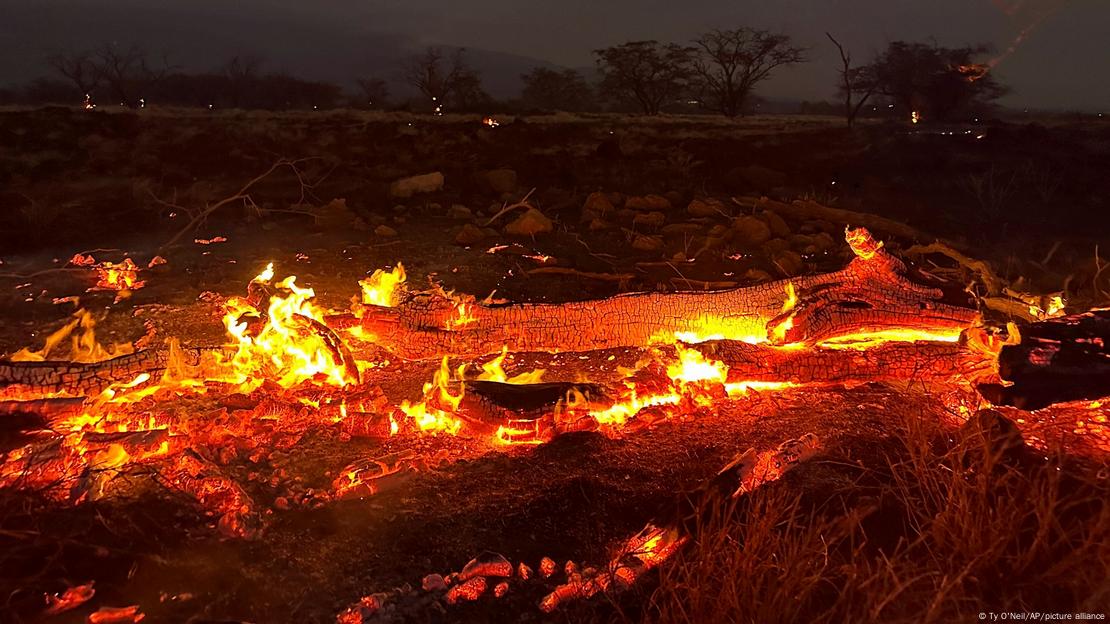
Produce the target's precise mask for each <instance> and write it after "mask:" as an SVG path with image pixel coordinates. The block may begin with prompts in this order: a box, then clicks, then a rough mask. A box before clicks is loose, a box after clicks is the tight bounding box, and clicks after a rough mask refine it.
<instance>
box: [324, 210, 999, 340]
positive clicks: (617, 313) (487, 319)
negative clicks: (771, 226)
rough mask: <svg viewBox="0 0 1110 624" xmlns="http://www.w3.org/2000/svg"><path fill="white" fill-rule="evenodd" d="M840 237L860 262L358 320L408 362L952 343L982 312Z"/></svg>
mask: <svg viewBox="0 0 1110 624" xmlns="http://www.w3.org/2000/svg"><path fill="white" fill-rule="evenodd" d="M847 236H848V239H849V242H850V243H851V245H852V249H853V250H854V251H855V253H856V256H857V257H856V258H855V259H854V260H853V261H852V262H851V263H849V265H848V266H847V267H846V268H844V269H842V270H840V271H836V272H833V273H829V274H824V275H815V276H807V277H801V278H798V279H796V280H794V281H779V282H771V283H768V284H762V285H759V286H753V287H748V288H739V289H734V290H726V291H717V292H704V291H703V292H677V293H634V294H625V295H618V296H616V297H611V298H608V299H602V300H597V301H579V302H570V303H563V304H509V305H483V304H470V303H468V302H459V301H457V300H456V299H453V298H451V297H449V296H445V294H444V293H442V292H435V291H433V292H422V293H409V294H408V295H407V297H405V298H403V299H402V300H401V301H400V303H399V304H398V305H397V306H396V307H382V306H374V305H362V306H359V307H357V308H356V315H358V316H361V327H362V330H363V332H364V333H365V334H367V335H371V336H373V340H374V341H375V342H376V343H378V344H379V345H381V346H383V347H385V348H386V349H387V350H389V351H391V352H393V353H395V354H397V355H399V356H402V357H405V358H410V359H424V358H431V357H437V356H441V355H443V354H452V355H460V356H479V355H484V354H487V353H492V352H494V351H495V350H496V349H500V348H501V346H502V345H505V346H507V347H508V349H509V350H510V351H541V352H563V351H575V352H577V351H591V350H597V349H607V348H615V347H644V346H648V345H651V344H655V343H660V342H673V341H674V340H675V339H676V338H679V339H683V338H686V337H693V339H696V340H705V339H708V338H723V339H729V340H741V341H745V342H753V343H762V342H770V343H772V344H786V343H796V342H800V343H804V344H808V345H813V344H817V343H820V342H823V341H828V340H834V339H837V338H842V337H845V336H857V335H882V334H884V333H894V334H899V335H900V338H899V339H903V340H904V339H906V336H907V335H910V334H912V335H913V336H914V337H916V338H919V339H927V338H929V337H940V338H946V339H949V340H952V339H954V338H955V337H956V336H958V335H959V333H960V331H961V330H963V329H964V328H966V327H968V326H970V325H972V324H973V323H974V322H975V321H976V320H977V319H978V318H979V315H978V313H977V312H976V311H975V310H973V309H970V308H968V307H962V306H958V305H952V304H949V303H945V302H944V301H943V298H944V294H943V293H942V291H941V290H939V289H937V288H933V287H931V286H925V285H921V284H918V283H916V282H914V281H912V280H911V279H909V278H908V277H907V273H908V271H907V269H906V266H905V265H904V264H903V263H902V262H901V261H900V260H898V259H897V258H895V257H894V256H891V255H890V254H888V253H887V252H885V251H883V250H882V244H881V243H878V242H876V241H875V240H874V239H872V238H871V236H870V234H868V233H867V232H866V230H855V231H849V232H848V235H847ZM335 322H336V323H339V324H342V323H350V322H351V321H350V320H345V319H342V318H337V319H335Z"/></svg>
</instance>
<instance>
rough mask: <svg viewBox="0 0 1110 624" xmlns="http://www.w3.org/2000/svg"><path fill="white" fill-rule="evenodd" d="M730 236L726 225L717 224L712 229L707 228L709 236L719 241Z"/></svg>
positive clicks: (730, 233)
mask: <svg viewBox="0 0 1110 624" xmlns="http://www.w3.org/2000/svg"><path fill="white" fill-rule="evenodd" d="M732 234H733V232H732V230H731V229H729V227H728V226H727V225H721V224H720V223H718V224H717V225H714V226H713V227H711V228H709V236H713V237H716V238H719V239H721V240H724V239H725V238H728V237H731V236H732Z"/></svg>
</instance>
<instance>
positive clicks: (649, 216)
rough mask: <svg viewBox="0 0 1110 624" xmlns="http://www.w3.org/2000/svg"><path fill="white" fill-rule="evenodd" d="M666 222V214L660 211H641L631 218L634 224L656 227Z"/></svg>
mask: <svg viewBox="0 0 1110 624" xmlns="http://www.w3.org/2000/svg"><path fill="white" fill-rule="evenodd" d="M666 222H667V215H665V214H663V213H662V212H641V213H640V214H638V215H636V216H635V218H633V219H632V223H633V224H634V225H643V226H645V227H652V228H657V227H661V226H662V225H663V224H664V223H666Z"/></svg>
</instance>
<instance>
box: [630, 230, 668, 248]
mask: <svg viewBox="0 0 1110 624" xmlns="http://www.w3.org/2000/svg"><path fill="white" fill-rule="evenodd" d="M632 248H633V249H638V250H640V251H662V250H663V237H662V236H647V235H646V234H637V235H636V238H635V239H634V240H633V241H632Z"/></svg>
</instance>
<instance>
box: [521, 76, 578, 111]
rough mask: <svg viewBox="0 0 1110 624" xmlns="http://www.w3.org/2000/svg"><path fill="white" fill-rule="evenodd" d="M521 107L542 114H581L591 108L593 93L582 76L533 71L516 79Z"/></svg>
mask: <svg viewBox="0 0 1110 624" xmlns="http://www.w3.org/2000/svg"><path fill="white" fill-rule="evenodd" d="M520 79H521V80H522V81H523V82H524V90H523V91H522V92H521V96H520V97H521V101H522V103H523V104H524V105H525V106H527V107H530V108H538V109H542V110H562V111H582V110H588V109H590V108H592V106H593V100H594V93H593V89H592V88H590V85H589V83H587V82H586V79H585V78H583V77H582V74H580V73H578V72H576V71H574V70H573V69H564V70H562V71H555V70H553V69H547V68H546V67H537V68H535V69H533V70H532V71H530V72H528V73H527V74H524V75H522V76H521V77H520Z"/></svg>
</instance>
